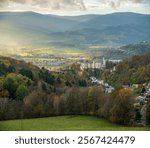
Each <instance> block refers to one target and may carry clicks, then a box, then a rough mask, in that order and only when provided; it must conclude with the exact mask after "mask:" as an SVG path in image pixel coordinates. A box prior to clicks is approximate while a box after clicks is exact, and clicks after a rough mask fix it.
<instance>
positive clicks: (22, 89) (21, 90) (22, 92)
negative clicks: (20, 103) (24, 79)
mask: <svg viewBox="0 0 150 148" xmlns="http://www.w3.org/2000/svg"><path fill="white" fill-rule="evenodd" d="M28 93H29V91H28V88H27V87H26V86H25V85H19V87H18V88H17V91H16V99H17V100H23V99H24V97H25V96H27V95H28Z"/></svg>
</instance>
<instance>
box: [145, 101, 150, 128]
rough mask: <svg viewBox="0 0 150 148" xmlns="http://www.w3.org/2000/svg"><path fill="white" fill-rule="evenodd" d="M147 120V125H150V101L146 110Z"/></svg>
mask: <svg viewBox="0 0 150 148" xmlns="http://www.w3.org/2000/svg"><path fill="white" fill-rule="evenodd" d="M146 120H147V124H148V125H149V124H150V100H149V101H148V103H147V109H146Z"/></svg>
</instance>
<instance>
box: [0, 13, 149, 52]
mask: <svg viewBox="0 0 150 148" xmlns="http://www.w3.org/2000/svg"><path fill="white" fill-rule="evenodd" d="M143 22H144V23H143ZM149 26H150V16H149V15H142V14H136V13H114V14H108V15H83V16H55V15H42V14H38V13H34V12H11V13H10V12H0V34H2V35H3V38H2V39H1V41H0V45H1V46H2V47H3V46H6V47H7V46H8V47H9V46H14V47H18V46H19V47H20V46H21V47H22V46H26V47H30V48H31V47H49V46H54V47H55V46H56V47H57V45H58V44H61V46H65V47H69V48H72V47H73V48H74V47H75V48H79V49H89V46H90V45H105V46H109V45H111V46H116V45H117V46H118V45H124V44H129V43H136V42H140V41H144V40H149V39H150V32H149V31H150V30H149ZM61 46H59V48H61Z"/></svg>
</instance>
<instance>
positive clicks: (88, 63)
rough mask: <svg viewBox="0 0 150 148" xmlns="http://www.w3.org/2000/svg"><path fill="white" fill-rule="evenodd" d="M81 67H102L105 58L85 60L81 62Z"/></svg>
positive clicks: (104, 66) (104, 65) (104, 64)
mask: <svg viewBox="0 0 150 148" xmlns="http://www.w3.org/2000/svg"><path fill="white" fill-rule="evenodd" d="M80 64H81V69H82V70H83V69H88V68H89V69H104V68H106V60H105V58H103V59H102V60H101V61H95V60H94V61H86V62H82V63H80Z"/></svg>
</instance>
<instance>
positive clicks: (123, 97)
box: [111, 89, 134, 125]
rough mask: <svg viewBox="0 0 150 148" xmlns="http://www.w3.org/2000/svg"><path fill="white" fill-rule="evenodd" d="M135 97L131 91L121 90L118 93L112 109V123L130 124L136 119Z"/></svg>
mask: <svg viewBox="0 0 150 148" xmlns="http://www.w3.org/2000/svg"><path fill="white" fill-rule="evenodd" d="M133 102H134V100H133V95H132V92H131V90H130V89H121V90H119V91H118V92H117V93H116V96H115V98H114V102H113V107H112V109H111V121H112V122H114V123H119V124H123V125H125V124H129V123H130V121H131V119H133V117H134V108H133Z"/></svg>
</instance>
